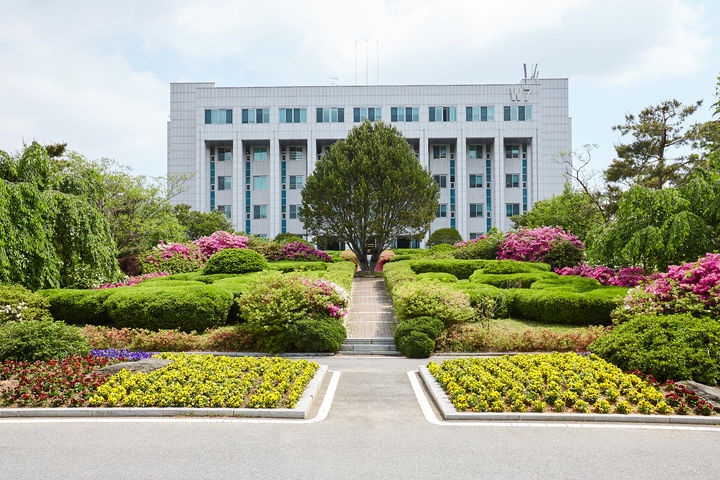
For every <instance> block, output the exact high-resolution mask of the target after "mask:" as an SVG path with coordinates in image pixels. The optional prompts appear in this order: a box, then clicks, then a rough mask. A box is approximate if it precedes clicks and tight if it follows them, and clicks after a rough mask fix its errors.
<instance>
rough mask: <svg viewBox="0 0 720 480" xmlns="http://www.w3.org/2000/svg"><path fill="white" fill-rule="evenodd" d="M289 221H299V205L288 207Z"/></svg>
mask: <svg viewBox="0 0 720 480" xmlns="http://www.w3.org/2000/svg"><path fill="white" fill-rule="evenodd" d="M290 220H300V205H290Z"/></svg>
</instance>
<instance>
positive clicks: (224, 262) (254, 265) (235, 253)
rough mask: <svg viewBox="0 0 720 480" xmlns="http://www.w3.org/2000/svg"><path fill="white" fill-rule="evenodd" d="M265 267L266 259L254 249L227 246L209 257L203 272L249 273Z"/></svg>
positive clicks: (207, 273)
mask: <svg viewBox="0 0 720 480" xmlns="http://www.w3.org/2000/svg"><path fill="white" fill-rule="evenodd" d="M266 268H267V260H265V257H263V256H262V255H260V254H259V253H258V252H256V251H254V250H245V249H242V248H228V249H226V250H220V251H219V252H218V253H216V254H215V255H213V256H212V257H210V260H208V262H207V265H205V271H204V273H205V274H206V275H212V274H215V273H235V274H237V273H249V272H259V271H261V270H264V269H266Z"/></svg>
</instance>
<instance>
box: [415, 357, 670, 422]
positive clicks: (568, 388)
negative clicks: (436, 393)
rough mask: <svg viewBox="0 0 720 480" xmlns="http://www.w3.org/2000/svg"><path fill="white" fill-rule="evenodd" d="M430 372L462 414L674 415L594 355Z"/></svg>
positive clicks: (462, 364) (649, 390) (449, 366)
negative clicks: (573, 413) (573, 412)
mask: <svg viewBox="0 0 720 480" xmlns="http://www.w3.org/2000/svg"><path fill="white" fill-rule="evenodd" d="M428 369H429V370H430V373H431V374H432V375H433V376H434V377H435V378H436V379H437V381H438V383H440V385H441V386H442V387H443V389H444V390H445V392H446V393H447V394H448V396H449V397H450V400H451V401H452V403H453V405H454V406H455V408H456V409H457V410H458V411H472V412H508V411H509V412H528V411H532V412H548V411H555V412H564V411H569V410H573V411H576V412H579V413H588V412H594V413H622V414H627V413H642V414H652V413H656V414H664V415H666V414H670V413H673V409H672V407H670V406H669V405H668V404H667V403H666V402H665V401H664V400H665V397H664V396H663V394H662V393H661V392H660V391H659V390H658V389H657V388H655V387H654V386H652V385H650V384H649V383H647V382H646V381H644V380H643V379H641V378H640V377H638V376H637V375H632V374H625V373H623V372H622V370H620V369H619V368H617V367H616V366H614V365H612V364H610V363H608V362H606V361H604V360H602V359H601V358H599V357H597V356H595V355H590V356H581V355H577V354H575V353H550V354H541V355H515V356H504V357H494V358H464V359H458V360H445V361H443V362H442V363H441V364H439V365H438V364H437V363H435V362H430V363H429V364H428Z"/></svg>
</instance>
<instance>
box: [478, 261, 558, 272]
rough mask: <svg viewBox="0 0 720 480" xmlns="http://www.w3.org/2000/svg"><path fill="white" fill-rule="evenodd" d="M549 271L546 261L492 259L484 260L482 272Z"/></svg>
mask: <svg viewBox="0 0 720 480" xmlns="http://www.w3.org/2000/svg"><path fill="white" fill-rule="evenodd" d="M539 271H541V272H549V271H550V265H548V264H547V263H530V262H519V261H517V260H493V261H489V262H485V265H484V266H483V267H482V273H489V274H492V275H503V274H510V273H535V272H539Z"/></svg>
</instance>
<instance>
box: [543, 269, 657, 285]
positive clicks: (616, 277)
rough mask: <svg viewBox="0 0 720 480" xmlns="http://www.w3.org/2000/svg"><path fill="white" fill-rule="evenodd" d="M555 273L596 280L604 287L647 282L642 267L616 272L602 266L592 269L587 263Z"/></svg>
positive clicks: (558, 270)
mask: <svg viewBox="0 0 720 480" xmlns="http://www.w3.org/2000/svg"><path fill="white" fill-rule="evenodd" d="M555 272H556V273H558V274H559V275H576V276H579V277H587V278H594V279H595V280H597V281H598V282H600V283H601V284H602V285H611V286H615V287H635V286H637V285H639V284H640V283H641V282H642V281H644V280H645V270H643V269H642V267H625V268H620V269H618V270H617V271H616V270H613V269H611V268H608V267H605V266H602V265H598V266H595V267H591V266H590V265H588V264H587V263H580V264H579V265H576V266H574V267H564V268H556V269H555Z"/></svg>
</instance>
